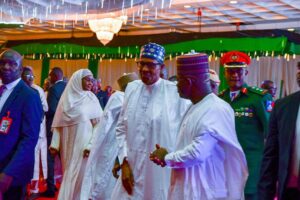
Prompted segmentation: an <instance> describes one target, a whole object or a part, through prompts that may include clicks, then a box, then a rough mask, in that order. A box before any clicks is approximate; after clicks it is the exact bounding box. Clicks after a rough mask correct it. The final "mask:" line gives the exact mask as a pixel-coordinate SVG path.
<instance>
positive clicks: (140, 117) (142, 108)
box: [111, 43, 191, 200]
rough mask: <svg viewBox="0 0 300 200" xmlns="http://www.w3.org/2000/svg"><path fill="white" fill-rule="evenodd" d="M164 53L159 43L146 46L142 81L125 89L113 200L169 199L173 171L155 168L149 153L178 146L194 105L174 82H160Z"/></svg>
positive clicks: (118, 124) (143, 56) (140, 64)
mask: <svg viewBox="0 0 300 200" xmlns="http://www.w3.org/2000/svg"><path fill="white" fill-rule="evenodd" d="M164 54H165V51H164V48H163V47H162V46H160V45H158V44H154V43H149V44H146V45H144V46H143V47H142V49H141V54H140V60H139V61H138V62H137V64H138V69H139V73H140V78H141V80H137V81H133V82H131V83H129V84H128V86H127V88H126V90H125V99H124V104H123V107H122V110H121V114H120V117H119V120H118V123H117V128H116V134H117V139H118V140H119V141H120V148H121V149H120V152H119V155H118V157H119V160H120V162H121V163H122V165H121V176H120V178H119V179H118V180H117V183H116V186H115V188H114V190H113V192H112V198H111V199H112V200H120V199H141V200H148V199H151V200H152V199H155V200H160V199H166V198H167V191H168V187H169V178H170V171H165V170H164V169H161V168H160V167H158V166H155V165H153V164H152V163H151V162H150V160H149V159H148V157H149V153H150V151H151V150H152V146H153V145H155V144H156V142H159V143H161V144H164V145H165V146H168V147H169V148H170V149H173V147H175V140H176V137H177V133H178V128H179V123H180V121H181V119H182V117H183V115H184V113H185V111H186V110H187V108H188V107H189V106H190V104H191V103H190V101H187V100H184V99H181V98H180V97H179V94H178V92H177V89H176V85H175V84H174V83H172V82H170V81H167V80H163V79H160V77H159V75H160V71H161V69H162V67H164V65H163V62H164Z"/></svg>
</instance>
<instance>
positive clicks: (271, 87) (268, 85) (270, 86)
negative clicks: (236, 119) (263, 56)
mask: <svg viewBox="0 0 300 200" xmlns="http://www.w3.org/2000/svg"><path fill="white" fill-rule="evenodd" d="M260 87H261V88H263V89H265V90H267V91H268V93H269V94H270V95H272V97H273V98H275V97H276V91H277V87H276V84H275V83H274V82H273V81H271V80H264V81H263V82H262V83H261V86H260Z"/></svg>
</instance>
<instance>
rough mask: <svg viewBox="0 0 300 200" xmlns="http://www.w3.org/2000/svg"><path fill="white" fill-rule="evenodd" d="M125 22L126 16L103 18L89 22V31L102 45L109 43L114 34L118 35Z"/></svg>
mask: <svg viewBox="0 0 300 200" xmlns="http://www.w3.org/2000/svg"><path fill="white" fill-rule="evenodd" d="M126 22H127V16H121V17H116V18H103V19H92V20H89V21H88V23H89V27H90V29H91V30H92V31H93V32H95V33H96V35H97V38H98V40H100V42H101V43H102V44H103V45H106V44H107V43H109V42H110V41H111V40H112V39H113V37H114V34H116V33H118V32H119V31H120V29H121V27H122V25H123V23H124V24H126Z"/></svg>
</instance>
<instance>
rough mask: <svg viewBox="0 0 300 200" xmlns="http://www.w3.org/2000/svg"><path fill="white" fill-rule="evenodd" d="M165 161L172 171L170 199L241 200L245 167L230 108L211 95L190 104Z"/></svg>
mask: <svg viewBox="0 0 300 200" xmlns="http://www.w3.org/2000/svg"><path fill="white" fill-rule="evenodd" d="M165 162H166V165H167V166H169V167H171V168H172V175H171V186H170V191H169V196H168V199H170V200H192V199H195V200H198V199H201V200H207V199H222V200H225V199H226V200H240V199H242V196H243V190H244V186H245V182H246V179H247V164H246V160H245V156H244V153H243V151H242V149H241V146H240V144H239V143H238V141H237V137H236V133H235V128H234V113H233V110H232V109H231V107H230V106H229V105H228V104H227V103H225V102H224V101H222V100H221V99H219V98H218V97H217V96H216V95H215V94H213V93H211V94H209V95H207V96H206V97H205V98H204V99H202V100H201V101H200V102H198V103H197V104H195V105H193V106H192V107H191V108H190V109H189V111H188V112H187V114H186V116H185V118H184V120H183V122H182V124H181V128H180V133H179V136H178V139H177V145H176V150H175V152H173V153H169V154H167V155H166V157H165Z"/></svg>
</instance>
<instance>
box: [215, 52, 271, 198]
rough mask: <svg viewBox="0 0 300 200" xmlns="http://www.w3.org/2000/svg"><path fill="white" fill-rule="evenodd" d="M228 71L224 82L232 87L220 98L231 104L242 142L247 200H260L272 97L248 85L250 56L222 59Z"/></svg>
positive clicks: (229, 55) (230, 55) (237, 54)
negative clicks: (259, 185)
mask: <svg viewBox="0 0 300 200" xmlns="http://www.w3.org/2000/svg"><path fill="white" fill-rule="evenodd" d="M221 64H222V65H223V66H224V67H225V79H226V81H227V84H228V86H229V88H228V89H226V90H224V91H222V92H221V93H220V94H219V96H220V97H221V98H222V99H223V100H225V101H226V102H228V103H229V104H230V105H231V107H232V108H233V110H234V112H235V127H236V132H237V136H238V139H239V142H240V144H241V146H242V148H243V150H244V152H245V154H246V159H247V164H248V169H249V177H248V180H247V183H246V187H245V199H246V200H256V199H257V195H256V192H257V183H258V179H259V172H260V165H261V160H262V156H263V149H264V140H265V138H266V134H267V132H268V130H267V129H268V120H269V114H270V112H271V111H272V97H271V95H270V94H268V93H267V91H266V90H262V89H260V88H258V87H250V86H248V85H247V84H246V83H245V80H244V79H245V77H246V76H247V74H248V71H247V66H248V65H249V64H250V58H249V56H248V55H247V54H245V53H242V52H238V51H231V52H228V53H226V54H224V56H223V57H222V58H221Z"/></svg>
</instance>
